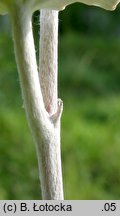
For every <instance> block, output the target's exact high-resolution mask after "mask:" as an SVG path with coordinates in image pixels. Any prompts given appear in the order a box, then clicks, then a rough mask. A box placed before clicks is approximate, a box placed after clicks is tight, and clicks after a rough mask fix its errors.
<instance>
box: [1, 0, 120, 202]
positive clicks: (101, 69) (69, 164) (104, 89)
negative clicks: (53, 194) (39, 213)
mask: <svg viewBox="0 0 120 216" xmlns="http://www.w3.org/2000/svg"><path fill="white" fill-rule="evenodd" d="M38 19H39V13H38V12H36V13H35V14H34V17H33V27H34V35H35V41H36V51H37V53H38V47H37V45H38V37H39V21H38ZM59 97H60V98H62V99H63V101H64V112H63V116H62V164H63V180H64V192H65V199H73V200H74V199H120V7H118V8H117V10H116V11H114V12H108V11H105V10H102V9H99V8H97V7H89V6H86V5H83V4H74V5H71V6H69V7H67V8H66V10H64V11H62V12H60V15H59ZM22 107H23V105H22V99H21V92H20V87H19V79H18V73H17V69H16V63H15V59H14V50H13V41H12V36H11V30H10V23H9V19H8V17H7V16H1V17H0V199H41V191H40V187H39V177H38V166H37V159H36V152H35V147H34V143H33V140H32V137H31V134H30V131H29V128H28V125H27V123H26V118H25V113H24V109H23V108H22Z"/></svg>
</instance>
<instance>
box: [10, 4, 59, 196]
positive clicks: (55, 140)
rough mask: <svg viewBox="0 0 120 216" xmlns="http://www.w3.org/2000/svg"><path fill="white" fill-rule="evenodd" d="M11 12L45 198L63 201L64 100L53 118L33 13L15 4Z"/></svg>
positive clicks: (26, 107) (24, 95) (20, 70)
mask: <svg viewBox="0 0 120 216" xmlns="http://www.w3.org/2000/svg"><path fill="white" fill-rule="evenodd" d="M9 13H10V17H11V21H12V28H13V38H14V47H15V56H16V61H17V66H18V71H19V78H20V84H21V90H22V97H23V101H24V107H25V111H26V115H27V120H28V123H29V126H30V129H31V132H32V135H33V138H34V140H35V143H36V151H37V157H38V164H39V174H40V180H41V188H42V198H43V199H48V200H60V199H63V192H62V177H61V176H62V175H61V160H60V133H59V132H58V127H59V121H60V117H61V113H62V101H60V100H58V103H57V108H56V111H55V113H54V114H53V115H52V116H50V115H49V113H48V112H47V111H46V109H45V106H44V101H43V96H42V92H41V87H40V82H39V77H38V70H37V63H36V55H35V47H34V40H33V33H32V24H31V12H29V10H27V9H25V7H22V6H21V5H20V4H19V3H16V4H14V6H12V8H10V10H9ZM46 52H47V50H46ZM43 82H44V81H43Z"/></svg>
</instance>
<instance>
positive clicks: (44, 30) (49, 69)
mask: <svg viewBox="0 0 120 216" xmlns="http://www.w3.org/2000/svg"><path fill="white" fill-rule="evenodd" d="M39 62H40V72H39V78H40V86H41V91H42V95H43V100H44V104H45V108H46V111H47V112H48V113H49V115H50V116H52V117H53V119H54V117H55V115H56V114H54V113H56V110H57V106H58V105H57V104H58V103H61V102H60V100H58V11H54V10H41V11H40V58H39ZM55 134H57V136H56V138H57V139H56V138H55V139H54V141H53V143H52V145H53V146H56V147H55V148H56V149H54V151H55V152H56V154H57V157H56V159H55V161H54V162H55V163H56V168H57V169H58V170H59V171H60V172H57V173H56V174H57V175H58V176H56V182H57V184H56V194H57V193H58V194H59V199H61V200H62V199H63V185H62V172H61V151H60V148H61V146H60V119H59V121H58V122H57V125H56V126H55ZM55 134H54V135H55Z"/></svg>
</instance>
